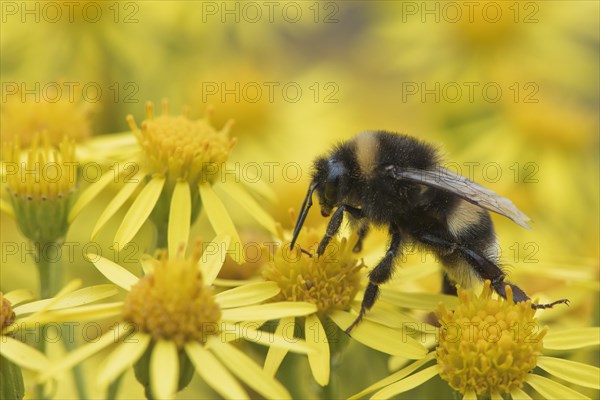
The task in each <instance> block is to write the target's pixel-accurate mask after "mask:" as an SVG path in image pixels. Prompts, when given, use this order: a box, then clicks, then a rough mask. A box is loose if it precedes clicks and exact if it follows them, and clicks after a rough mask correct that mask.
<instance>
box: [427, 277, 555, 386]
mask: <svg viewBox="0 0 600 400" xmlns="http://www.w3.org/2000/svg"><path fill="white" fill-rule="evenodd" d="M506 295H507V299H506V301H498V300H496V299H492V290H491V289H490V283H489V281H487V282H486V284H485V286H484V289H483V292H482V293H481V295H480V296H478V297H477V296H474V295H472V294H469V293H468V292H466V291H462V290H461V291H459V299H460V302H459V305H458V308H457V309H456V310H454V311H448V310H447V309H446V308H445V307H444V306H440V308H439V310H438V312H437V316H438V318H439V322H440V325H441V327H442V335H440V340H439V345H438V347H437V350H436V357H437V361H438V365H439V367H440V376H441V377H442V379H444V380H446V381H447V382H448V384H449V385H450V386H451V387H452V388H453V389H454V390H457V391H459V392H460V393H462V394H465V393H467V392H475V393H476V394H478V395H484V394H492V393H510V392H512V391H513V390H514V389H516V388H520V387H521V386H522V385H523V382H524V381H525V379H526V378H527V376H528V374H529V372H530V371H531V370H533V369H534V368H535V366H536V363H537V358H538V356H539V355H540V354H541V352H542V348H543V341H542V339H543V337H544V335H545V334H546V331H547V329H546V328H543V329H538V327H539V326H538V324H537V322H536V319H535V318H534V314H535V310H534V309H533V308H532V307H531V301H530V300H528V301H526V302H519V303H515V302H514V301H513V298H512V290H511V288H510V286H507V287H506ZM453 331H454V333H452V332H453ZM459 335H460V336H459Z"/></svg>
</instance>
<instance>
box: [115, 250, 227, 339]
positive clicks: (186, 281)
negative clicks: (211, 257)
mask: <svg viewBox="0 0 600 400" xmlns="http://www.w3.org/2000/svg"><path fill="white" fill-rule="evenodd" d="M199 259H200V250H199V246H197V247H196V250H195V252H194V255H193V256H192V257H191V258H189V259H183V258H180V257H175V258H167V256H166V253H162V254H161V256H160V257H159V258H158V259H153V260H152V261H151V262H152V264H153V272H152V273H150V274H148V275H146V276H145V277H144V278H142V279H140V281H139V282H138V283H137V284H136V285H134V286H133V287H132V288H131V291H130V292H129V294H128V295H127V298H126V299H125V304H124V310H125V311H124V313H123V319H124V320H125V321H128V322H131V323H133V324H134V326H135V327H136V328H137V329H139V330H140V331H141V332H145V333H148V334H150V335H151V336H152V338H153V339H154V340H159V339H164V340H170V341H173V342H175V343H176V344H177V345H178V346H179V347H180V348H181V347H182V346H183V345H184V344H185V343H186V342H190V341H200V342H205V341H206V339H207V337H208V336H209V335H214V334H217V333H218V332H219V329H218V324H217V323H218V322H219V320H220V318H221V310H220V308H219V306H218V305H217V304H216V302H215V300H214V297H213V293H212V290H211V289H210V287H208V286H206V285H204V282H203V279H202V274H201V273H200V271H199V269H198V261H199Z"/></svg>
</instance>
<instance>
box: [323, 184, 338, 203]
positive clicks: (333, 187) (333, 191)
mask: <svg viewBox="0 0 600 400" xmlns="http://www.w3.org/2000/svg"><path fill="white" fill-rule="evenodd" d="M337 191H338V182H337V180H335V181H329V182H327V183H325V190H324V191H323V195H324V196H325V200H326V201H327V202H328V203H335V201H336V200H337Z"/></svg>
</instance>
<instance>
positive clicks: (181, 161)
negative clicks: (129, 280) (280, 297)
mask: <svg viewBox="0 0 600 400" xmlns="http://www.w3.org/2000/svg"><path fill="white" fill-rule="evenodd" d="M127 120H128V122H129V125H130V127H131V130H132V131H133V133H134V135H135V137H136V138H137V140H138V142H139V145H140V147H141V151H140V152H139V153H138V160H137V161H136V162H135V163H133V164H132V163H129V164H128V165H129V168H121V170H119V171H110V172H109V173H107V174H105V175H104V176H103V177H102V178H101V179H100V180H98V181H97V182H95V183H94V184H92V185H90V186H89V187H88V188H87V189H86V191H84V192H83V193H82V195H81V198H80V201H78V202H77V203H76V204H75V205H74V207H73V210H72V212H71V214H70V216H69V218H70V219H71V220H72V219H73V218H75V216H76V215H77V214H78V213H79V212H80V211H81V209H82V208H83V207H84V206H85V205H87V204H88V203H89V202H90V201H91V200H92V199H93V198H94V197H95V196H96V195H97V194H98V193H99V192H100V191H101V190H102V189H103V188H104V187H106V186H107V185H108V184H109V183H110V182H111V181H112V180H113V179H114V177H115V176H120V177H124V178H125V181H126V182H125V184H124V185H123V187H122V189H121V190H120V191H119V192H118V193H117V195H116V196H115V197H114V198H113V200H112V201H111V202H110V203H109V204H108V205H107V207H106V208H105V210H104V211H103V212H102V213H101V215H100V217H99V219H98V221H97V223H96V225H95V227H94V229H93V231H92V237H95V235H96V234H97V233H98V231H99V230H100V229H101V228H102V227H103V226H104V225H105V224H106V222H107V221H108V220H109V219H110V218H111V217H112V216H113V215H114V214H115V213H116V212H117V211H118V210H119V208H120V207H121V206H122V205H123V204H124V203H125V202H126V201H127V200H128V199H129V198H130V197H132V196H134V193H136V191H137V189H138V188H139V187H142V189H141V191H140V192H139V194H137V197H135V200H134V201H133V204H132V205H131V207H130V208H129V210H128V212H127V213H126V215H125V217H124V218H123V221H122V222H121V224H120V226H119V228H118V229H117V232H116V234H115V242H116V244H117V247H118V248H119V249H121V248H123V247H124V246H125V245H126V244H127V243H128V242H130V241H131V240H132V239H133V237H134V236H135V234H136V233H137V232H138V231H139V229H140V228H141V226H142V224H143V223H144V222H145V221H146V220H147V219H148V218H150V219H151V220H152V221H153V222H154V223H155V225H156V227H157V235H158V239H157V241H158V247H159V248H164V247H167V245H168V249H169V252H170V253H172V254H175V253H176V252H177V249H178V247H179V245H180V244H181V243H185V244H187V241H188V236H189V230H190V225H191V223H192V222H193V221H194V220H195V219H196V217H197V215H198V213H199V211H200V208H201V207H202V208H204V209H205V210H206V213H207V216H208V219H209V221H210V224H211V225H212V227H213V229H214V230H215V232H216V233H217V234H227V235H229V236H230V237H231V239H232V242H233V243H232V245H233V247H234V251H233V252H232V253H231V254H232V256H233V257H234V259H235V260H236V261H237V262H239V261H240V260H241V241H240V239H239V236H238V232H237V230H236V228H235V226H234V224H233V221H232V219H231V217H230V216H229V214H228V212H227V210H226V208H225V206H224V205H223V203H222V201H221V200H220V198H219V195H218V194H217V189H216V187H213V186H218V190H220V191H221V192H224V193H226V194H227V195H228V196H229V197H231V198H232V199H233V200H234V201H236V202H237V203H238V204H239V205H240V206H241V207H242V209H244V210H246V211H247V212H248V213H249V214H250V215H252V216H253V217H254V218H256V220H257V221H258V222H259V223H260V224H261V225H262V226H264V227H266V228H267V229H269V230H271V231H274V227H273V221H272V218H271V217H270V216H269V215H268V214H267V213H266V212H265V211H264V210H263V209H262V207H261V206H260V205H259V204H258V203H257V201H256V200H255V199H254V198H253V197H252V196H251V195H250V194H248V193H247V192H246V191H245V189H243V188H242V187H241V185H240V184H239V181H240V180H239V176H237V175H236V176H234V179H230V180H229V181H226V180H225V177H226V175H227V174H230V175H231V174H233V175H235V173H234V172H233V171H234V169H232V170H228V169H227V166H226V164H225V161H226V160H227V158H228V156H229V152H230V150H231V148H232V147H233V145H234V144H235V140H230V139H229V138H228V133H229V129H230V127H231V123H228V124H226V125H225V126H224V127H223V128H222V129H221V130H220V131H217V130H215V128H214V127H213V126H212V125H211V123H210V112H209V113H207V114H206V116H205V117H204V118H203V119H200V120H195V121H192V120H190V119H189V118H188V117H187V111H185V112H184V114H183V115H180V116H172V115H170V114H169V111H168V103H167V102H166V101H163V103H162V114H161V115H160V116H158V117H155V116H154V108H153V105H152V104H151V103H149V104H148V105H147V106H146V120H144V121H143V122H142V124H141V128H138V126H137V125H136V124H135V122H134V120H133V117H131V116H128V118H127ZM217 183H218V185H216V184H217ZM167 227H168V228H167ZM167 238H168V239H167Z"/></svg>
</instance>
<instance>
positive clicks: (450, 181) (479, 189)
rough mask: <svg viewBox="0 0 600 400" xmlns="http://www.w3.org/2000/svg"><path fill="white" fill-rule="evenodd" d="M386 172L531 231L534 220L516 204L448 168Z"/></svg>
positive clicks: (390, 169)
mask: <svg viewBox="0 0 600 400" xmlns="http://www.w3.org/2000/svg"><path fill="white" fill-rule="evenodd" d="M385 169H386V171H387V172H388V173H389V174H390V175H391V176H393V177H394V178H395V179H403V180H408V181H412V182H416V183H420V184H422V185H425V186H429V187H432V188H436V189H440V190H444V191H446V192H449V193H453V194H455V195H457V196H458V197H460V198H462V199H464V200H466V201H468V202H469V203H473V204H475V205H477V206H479V207H481V208H485V209H486V210H489V211H493V212H495V213H498V214H500V215H504V216H505V217H507V218H510V219H511V220H513V221H514V222H516V223H517V224H519V225H521V226H522V227H524V228H527V229H531V228H530V227H529V225H527V221H530V220H531V218H529V217H528V216H527V215H525V214H524V213H523V212H522V211H521V210H519V209H518V208H517V207H516V206H515V205H514V204H513V202H512V201H510V200H509V199H507V198H505V197H502V196H500V195H498V194H496V193H494V192H493V191H491V190H489V189H486V188H484V187H483V186H481V185H480V184H478V183H476V182H473V181H472V180H470V179H467V178H465V177H464V176H462V175H459V174H457V173H455V172H452V171H450V170H448V169H446V168H443V167H436V168H434V169H428V170H422V169H415V168H400V167H397V166H394V165H389V166H387V167H386V168H385Z"/></svg>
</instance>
